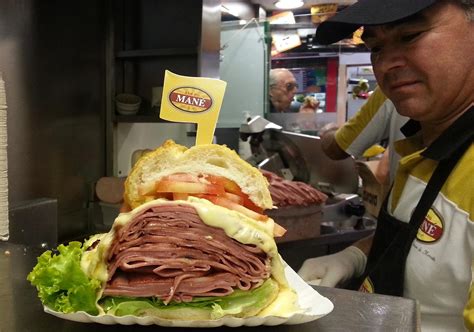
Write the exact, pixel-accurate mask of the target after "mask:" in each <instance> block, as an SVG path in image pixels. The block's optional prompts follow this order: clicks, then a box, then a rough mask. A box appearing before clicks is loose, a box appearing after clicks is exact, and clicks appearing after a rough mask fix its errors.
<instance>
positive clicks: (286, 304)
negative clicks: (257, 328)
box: [257, 288, 303, 317]
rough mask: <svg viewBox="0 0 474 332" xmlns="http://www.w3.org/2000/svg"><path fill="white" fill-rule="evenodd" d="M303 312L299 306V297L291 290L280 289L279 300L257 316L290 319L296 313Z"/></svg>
mask: <svg viewBox="0 0 474 332" xmlns="http://www.w3.org/2000/svg"><path fill="white" fill-rule="evenodd" d="M298 312H303V310H301V309H300V308H299V306H298V296H297V295H296V293H295V291H294V290H292V289H290V288H283V289H280V292H279V293H278V296H277V298H276V299H275V301H273V302H272V303H271V304H270V305H269V306H268V307H266V308H265V309H263V310H262V311H260V312H259V313H258V315H257V316H261V317H265V316H278V317H289V316H291V315H293V314H295V313H298Z"/></svg>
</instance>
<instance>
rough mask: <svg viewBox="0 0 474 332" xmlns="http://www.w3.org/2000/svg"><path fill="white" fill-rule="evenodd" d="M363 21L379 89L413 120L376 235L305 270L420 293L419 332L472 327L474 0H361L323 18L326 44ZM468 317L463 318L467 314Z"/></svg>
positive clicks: (367, 286)
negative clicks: (470, 290) (470, 294)
mask: <svg viewBox="0 0 474 332" xmlns="http://www.w3.org/2000/svg"><path fill="white" fill-rule="evenodd" d="M360 26H363V27H364V33H363V35H362V39H363V40H364V42H365V43H366V45H367V47H368V48H369V50H370V52H371V61H372V66H373V68H374V73H375V77H376V79H377V82H378V84H379V87H380V89H381V91H382V92H383V93H384V94H385V95H386V96H387V97H388V98H389V99H390V100H391V101H392V102H393V104H394V105H395V107H396V110H397V112H398V113H400V114H401V115H403V116H406V117H409V118H410V120H409V121H408V122H407V124H405V125H404V127H403V130H404V134H405V136H406V138H405V139H402V140H399V141H397V142H395V143H394V148H395V150H396V152H397V153H398V154H399V155H400V162H399V164H398V168H397V172H396V174H395V177H394V184H393V188H392V190H391V192H390V194H389V196H388V198H387V200H386V201H385V203H384V205H383V206H382V209H381V213H380V215H379V218H378V222H377V230H376V232H375V235H374V236H373V237H371V238H368V239H364V240H362V241H359V242H358V243H355V244H354V245H353V246H350V247H349V248H346V249H344V250H343V251H341V252H339V253H336V254H334V255H331V256H323V257H318V258H312V259H309V260H307V261H306V262H305V263H304V264H303V266H302V268H301V269H300V271H299V273H300V275H301V276H302V277H303V278H304V279H306V280H311V279H315V278H321V279H322V283H323V284H325V285H327V286H335V285H337V284H340V283H341V282H344V281H347V280H348V279H350V278H353V277H357V280H356V281H357V283H356V285H357V286H356V288H358V289H359V290H361V291H365V292H374V293H380V294H388V295H396V296H405V297H410V298H414V299H417V300H418V301H419V303H420V309H421V323H422V330H427V331H432V330H438V331H462V330H464V329H465V328H468V329H471V330H472V329H473V328H474V312H473V311H474V309H473V307H474V298H472V299H471V298H470V297H469V289H470V287H471V282H472V275H471V262H472V260H473V255H474V177H473V176H472V174H473V172H474V145H473V139H474V130H473V128H474V71H473V70H472V68H474V56H473V54H474V3H473V2H472V1H470V0H418V1H412V0H360V1H358V2H357V3H355V4H354V5H352V6H349V7H347V8H346V9H344V10H342V11H341V12H339V13H338V14H336V15H335V16H333V17H332V18H331V19H329V20H327V21H325V22H324V23H322V24H321V25H320V26H319V27H318V30H317V33H316V39H317V41H318V42H319V43H321V44H330V43H333V42H336V41H338V40H340V39H342V38H345V37H349V36H350V35H351V34H352V33H353V32H354V31H355V30H356V29H358V28H359V27H360ZM463 314H464V315H463Z"/></svg>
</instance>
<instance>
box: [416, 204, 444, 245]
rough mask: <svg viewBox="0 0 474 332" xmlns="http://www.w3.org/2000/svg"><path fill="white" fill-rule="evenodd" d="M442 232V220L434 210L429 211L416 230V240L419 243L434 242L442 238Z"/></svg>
mask: <svg viewBox="0 0 474 332" xmlns="http://www.w3.org/2000/svg"><path fill="white" fill-rule="evenodd" d="M443 231H444V225H443V220H442V219H441V217H440V216H439V214H438V213H437V212H436V211H435V210H434V209H430V210H429V211H428V213H427V214H426V217H425V220H423V223H422V224H421V226H420V228H419V229H418V233H417V234H416V238H417V239H418V240H419V241H421V242H428V243H431V242H436V241H438V240H439V239H440V238H441V236H443Z"/></svg>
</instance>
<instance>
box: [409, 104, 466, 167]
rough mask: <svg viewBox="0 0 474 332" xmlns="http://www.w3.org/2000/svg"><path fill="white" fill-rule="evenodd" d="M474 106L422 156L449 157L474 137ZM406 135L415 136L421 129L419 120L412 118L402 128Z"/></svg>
mask: <svg viewBox="0 0 474 332" xmlns="http://www.w3.org/2000/svg"><path fill="white" fill-rule="evenodd" d="M473 126H474V106H471V107H470V108H469V109H468V110H467V111H466V112H464V113H463V114H462V115H461V116H460V117H459V118H458V119H457V120H456V121H455V122H454V123H453V124H452V125H451V126H450V127H449V128H448V129H446V130H445V131H444V132H443V133H442V134H441V135H440V136H439V137H438V138H437V139H436V140H435V141H434V142H433V143H431V145H430V146H428V147H427V148H426V150H425V151H423V152H422V156H423V157H425V158H429V159H432V160H437V161H439V160H442V159H446V158H448V157H449V156H450V155H451V154H452V153H453V152H454V151H456V150H457V149H458V148H459V147H461V146H462V145H463V144H464V143H465V142H466V141H468V140H471V142H472V140H473V138H474V127H473ZM400 130H401V131H402V133H403V134H404V135H405V136H406V137H409V136H413V135H415V134H416V133H417V132H419V131H420V130H421V125H420V123H419V122H418V121H415V120H412V119H410V120H409V121H408V122H407V123H406V124H405V125H404V126H403V127H402V128H400Z"/></svg>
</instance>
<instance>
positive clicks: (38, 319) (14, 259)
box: [0, 242, 420, 332]
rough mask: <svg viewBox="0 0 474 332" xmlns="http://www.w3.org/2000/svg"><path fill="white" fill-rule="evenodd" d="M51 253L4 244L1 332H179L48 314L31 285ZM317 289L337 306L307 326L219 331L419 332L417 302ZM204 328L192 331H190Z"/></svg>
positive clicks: (0, 250)
mask: <svg viewBox="0 0 474 332" xmlns="http://www.w3.org/2000/svg"><path fill="white" fill-rule="evenodd" d="M44 250H45V249H42V248H36V247H29V246H24V245H19V244H13V243H9V242H1V243H0V271H1V273H0V315H1V316H0V317H1V318H0V331H12V332H23V331H32V332H37V331H38V332H42V331H48V332H50V331H55V332H61V331H64V332H66V331H67V332H74V331H87V332H91V331H114V332H120V331H178V330H184V329H183V328H176V327H175V328H173V327H159V326H155V325H151V326H141V325H131V326H126V325H102V324H96V323H77V322H72V321H67V320H63V319H60V318H57V317H54V316H52V315H49V314H47V313H45V312H44V311H43V306H42V305H41V302H40V300H39V298H38V297H37V292H36V289H35V288H34V287H33V286H31V285H30V283H29V282H28V281H27V280H26V276H27V274H28V273H29V272H30V271H31V270H32V268H33V266H34V265H35V264H36V257H38V256H39V255H40V254H41V253H42V252H43V251H44ZM314 288H315V289H316V290H317V291H318V292H319V293H320V294H322V295H323V296H325V297H327V298H329V299H330V300H331V301H332V302H333V304H334V310H333V311H332V312H331V313H330V314H329V315H327V316H325V317H323V318H320V319H318V320H315V321H312V322H309V323H305V324H301V325H279V326H268V327H262V326H258V327H245V326H243V327H235V328H231V327H218V330H219V331H221V330H222V331H224V330H228V331H231V330H232V331H262V330H268V331H298V332H306V331H307V332H310V331H311V332H312V331H418V330H419V326H420V323H419V308H418V305H417V302H416V301H415V300H412V299H406V298H400V297H392V296H383V295H374V294H365V293H360V292H355V291H349V290H344V289H337V288H327V287H318V286H314ZM198 330H199V331H202V330H203V329H197V328H196V329H195V328H186V331H198Z"/></svg>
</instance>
